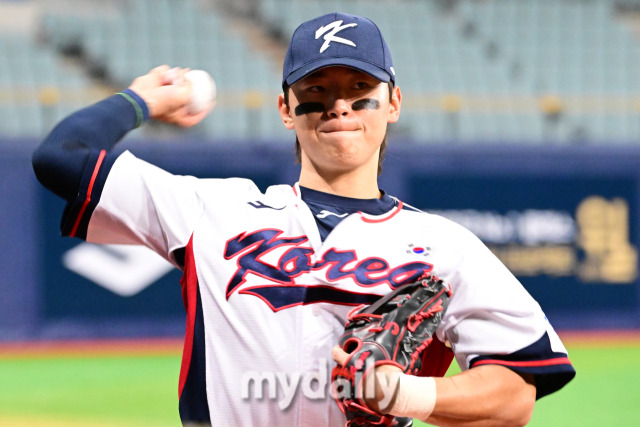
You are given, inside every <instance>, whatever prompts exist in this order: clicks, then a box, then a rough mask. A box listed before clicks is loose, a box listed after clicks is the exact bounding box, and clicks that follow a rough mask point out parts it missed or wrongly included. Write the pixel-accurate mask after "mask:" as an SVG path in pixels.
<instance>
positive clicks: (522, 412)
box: [425, 365, 536, 426]
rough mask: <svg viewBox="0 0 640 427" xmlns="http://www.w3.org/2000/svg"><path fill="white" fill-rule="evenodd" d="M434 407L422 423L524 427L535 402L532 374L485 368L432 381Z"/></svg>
mask: <svg viewBox="0 0 640 427" xmlns="http://www.w3.org/2000/svg"><path fill="white" fill-rule="evenodd" d="M435 384H436V396H437V397H436V403H435V407H434V409H433V412H432V413H431V416H430V417H429V418H428V419H427V420H425V421H427V422H428V423H430V424H434V425H438V426H449V425H455V426H480V425H491V426H523V425H526V424H527V423H528V422H529V420H530V419H531V416H532V415H533V409H534V406H535V402H536V387H535V384H534V378H533V375H531V374H520V373H518V372H515V371H512V370H511V369H509V368H506V367H504V366H499V365H484V366H478V367H477V368H473V369H470V370H468V371H464V372H462V373H460V374H457V375H453V376H451V377H444V378H435Z"/></svg>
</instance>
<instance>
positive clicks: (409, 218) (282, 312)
mask: <svg viewBox="0 0 640 427" xmlns="http://www.w3.org/2000/svg"><path fill="white" fill-rule="evenodd" d="M185 71H186V70H184V69H170V68H169V67H168V66H161V67H158V68H155V69H154V70H152V71H151V72H149V73H148V74H147V75H144V76H141V77H139V78H137V79H136V80H134V81H133V83H132V84H131V86H130V87H129V88H128V89H126V90H124V91H123V92H121V93H118V94H115V95H113V96H111V97H109V98H107V99H105V100H103V101H100V102H98V103H97V104H95V105H92V106H89V107H87V108H84V109H82V110H80V111H78V112H76V113H73V114H71V115H70V116H69V117H67V118H65V119H64V120H62V121H61V122H60V123H59V124H58V125H57V126H56V127H55V128H54V129H53V130H52V132H51V133H50V134H49V135H48V136H47V137H46V139H45V140H44V142H43V143H42V144H41V146H40V147H39V148H38V149H37V150H36V152H35V153H34V156H33V165H34V170H35V173H36V175H37V177H38V179H39V180H40V181H41V182H42V184H43V185H45V186H46V187H47V188H49V189H50V190H51V191H53V192H54V193H56V194H58V195H59V196H61V197H63V198H64V199H66V200H67V207H66V209H65V211H64V214H63V219H62V224H61V230H62V234H63V235H65V236H71V237H77V238H80V239H84V240H86V241H88V242H95V243H126V244H136V245H144V246H146V247H148V248H150V249H151V250H153V251H155V252H157V253H158V254H160V255H161V256H163V257H164V258H165V259H167V260H168V261H169V262H171V263H173V265H175V266H176V267H177V268H179V269H181V270H182V271H183V278H182V280H181V285H182V293H183V299H184V303H185V307H186V323H187V326H186V336H185V342H184V352H183V359H182V367H181V373H180V380H179V410H180V416H181V419H182V421H183V423H184V424H185V425H192V424H198V425H209V424H212V425H219V426H276V425H277V426H294V425H307V426H341V425H344V424H345V415H344V414H343V413H342V412H341V411H340V410H339V408H338V406H337V405H336V402H335V401H334V399H333V398H332V396H331V392H330V385H329V384H328V378H329V376H330V372H331V369H332V368H333V367H334V366H335V362H338V363H339V364H344V363H345V361H346V358H348V357H349V355H348V354H347V353H346V352H345V351H344V350H343V349H341V348H340V347H335V345H336V343H337V342H338V337H339V336H340V334H341V333H342V332H343V328H344V324H345V321H346V316H347V313H348V312H349V311H350V310H351V309H353V308H354V307H355V306H358V305H360V304H369V303H372V302H373V301H376V300H377V299H378V298H380V297H381V296H382V295H385V294H387V293H389V292H391V291H393V290H394V289H396V288H397V287H398V286H400V285H401V284H402V283H404V282H406V281H407V280H411V279H415V278H417V277H419V276H421V275H423V274H425V273H433V274H437V275H438V277H440V278H441V279H443V280H445V281H446V282H448V283H449V284H450V286H451V290H452V295H453V296H452V297H451V300H450V303H449V307H448V309H447V311H446V314H445V315H444V317H443V319H442V322H441V324H440V325H439V327H438V329H437V333H436V337H435V339H434V341H433V342H432V343H431V344H430V345H429V346H428V347H427V350H426V353H427V356H428V357H425V360H426V362H425V364H424V367H423V369H422V371H421V372H420V376H411V375H407V374H401V375H400V380H399V382H398V383H397V384H396V386H395V388H394V390H393V393H394V394H393V398H392V400H391V401H392V404H391V405H388V406H387V405H385V407H383V406H382V405H380V404H379V403H380V401H379V396H373V397H370V398H368V400H367V405H369V406H370V408H372V409H375V410H379V411H381V412H383V411H384V412H389V413H391V414H393V415H397V416H400V417H413V418H419V419H422V420H426V421H427V422H429V423H432V424H436V425H469V426H471V425H473V426H475V425H510V426H512V425H523V424H526V423H527V422H528V420H529V418H530V417H531V414H532V410H533V407H534V403H535V401H536V399H538V398H540V397H543V396H545V395H547V394H550V393H552V392H554V391H556V390H558V389H560V388H561V387H563V386H564V385H565V384H566V383H567V382H569V381H570V380H571V379H572V378H573V376H574V375H575V371H574V369H573V367H572V366H571V363H570V361H569V359H568V358H567V351H566V350H565V348H564V347H563V345H562V343H561V341H560V339H559V338H558V336H557V335H556V333H555V332H554V330H553V328H552V327H551V326H550V325H549V323H548V321H547V319H546V317H545V315H544V313H543V312H542V310H541V308H540V307H539V305H538V304H537V303H536V302H535V301H534V300H533V299H532V298H531V296H530V295H529V294H528V293H527V292H526V291H525V290H524V288H523V287H522V286H521V284H520V283H519V282H518V281H517V280H516V278H515V277H514V276H513V275H512V274H511V273H510V272H509V271H508V270H507V269H506V268H505V266H504V265H503V264H501V263H500V262H499V261H498V259H497V258H496V257H495V256H494V255H493V254H492V253H491V252H490V251H489V250H488V249H487V248H486V247H485V246H484V245H483V244H482V243H481V242H480V240H479V239H478V238H476V237H475V236H474V235H472V234H471V233H470V232H469V231H467V230H466V229H464V228H462V227H461V226H459V225H457V224H455V223H453V222H451V221H449V220H447V219H445V218H442V217H439V216H436V215H432V214H429V213H426V212H422V211H419V210H418V209H415V208H413V207H411V206H410V205H408V204H406V203H403V202H402V201H400V200H398V199H397V198H394V197H392V196H391V195H389V194H387V193H385V192H384V191H382V190H380V189H379V187H378V183H377V176H378V172H379V165H380V163H381V159H382V155H383V152H384V147H385V145H386V132H387V125H388V124H389V123H394V122H396V121H397V120H398V118H399V115H400V107H401V104H402V94H401V92H400V89H399V87H398V86H397V85H396V84H395V83H396V73H395V70H394V68H393V65H392V60H391V54H390V52H389V49H388V47H387V45H386V43H385V41H384V39H383V37H382V34H381V33H380V31H379V29H378V27H377V26H376V25H375V24H374V23H373V22H371V21H370V20H368V19H366V18H363V17H358V16H352V15H347V14H342V13H331V14H328V15H324V16H321V17H318V18H316V19H313V20H310V21H308V22H305V23H303V24H302V25H300V27H298V29H297V30H296V31H295V33H294V35H293V37H292V39H291V43H290V45H289V49H288V52H287V55H286V59H285V62H284V67H283V80H282V85H283V94H281V95H280V96H279V99H278V108H279V111H280V116H281V118H282V122H283V124H284V126H285V127H286V128H287V129H290V130H293V131H294V132H295V135H296V138H297V140H296V146H297V153H298V160H299V162H300V177H299V181H298V182H296V183H293V184H291V185H290V184H284V185H275V186H272V187H270V188H268V189H267V190H266V192H264V193H262V192H261V191H259V189H258V188H257V187H256V186H255V185H254V183H253V182H251V181H249V180H246V179H242V178H230V179H197V178H194V177H190V176H176V175H172V174H170V173H168V172H166V171H164V170H161V169H159V168H158V167H155V166H153V165H151V164H149V163H147V162H145V161H144V160H142V159H139V158H136V157H135V156H134V155H132V154H131V153H130V152H128V151H125V152H124V153H121V154H114V152H113V151H112V149H113V148H114V146H115V145H116V144H117V143H118V141H119V140H120V139H121V138H123V137H124V136H125V135H126V134H127V132H129V131H131V130H133V129H135V128H136V127H138V126H140V125H142V124H143V123H144V122H145V121H146V120H148V119H149V118H153V119H156V120H161V121H165V122H170V123H175V124H177V125H180V126H191V125H194V124H196V123H198V122H199V121H200V120H202V119H203V118H204V116H205V115H206V114H207V113H208V111H204V112H202V113H199V114H197V115H189V114H188V113H187V111H186V109H185V104H186V102H187V100H188V93H189V87H190V86H189V83H188V82H187V81H182V82H180V83H175V84H174V83H173V82H175V81H180V80H182V79H180V78H179V77H181V76H182V75H184V73H185ZM176 77H178V79H177V80H176ZM453 357H455V358H456V359H457V362H458V364H459V365H460V367H461V368H462V371H463V372H462V373H460V374H458V375H455V376H451V377H445V378H442V375H444V373H445V372H446V371H447V368H448V367H449V364H450V363H451V361H452V359H453ZM334 360H335V362H334ZM379 370H380V372H383V371H386V370H385V369H383V368H380V369H379ZM380 381H382V380H380ZM375 385H376V387H378V390H380V388H381V386H382V385H384V384H382V383H381V382H379V383H376V384H375ZM383 391H384V390H383ZM387 397H388V396H387Z"/></svg>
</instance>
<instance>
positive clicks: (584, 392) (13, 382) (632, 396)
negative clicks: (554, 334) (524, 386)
mask: <svg viewBox="0 0 640 427" xmlns="http://www.w3.org/2000/svg"><path fill="white" fill-rule="evenodd" d="M568 349H569V353H570V357H571V360H572V362H573V364H574V366H575V367H576V370H577V371H578V375H577V377H576V378H575V379H574V381H573V382H571V383H570V384H569V385H568V386H567V387H565V388H564V389H563V390H561V391H560V392H558V393H556V394H554V395H551V396H549V397H546V398H543V399H542V400H540V401H539V402H538V404H537V406H536V410H535V413H534V416H533V420H532V422H531V423H530V425H531V426H540V427H542V426H544V427H554V426H563V427H564V426H581V427H588V426H631V425H638V422H639V420H640V405H639V404H638V402H640V343H638V341H637V340H635V343H631V344H629V343H627V344H625V343H623V342H620V343H617V344H616V343H609V344H607V345H603V344H598V343H595V344H575V345H573V346H572V345H571V344H568ZM179 366H180V356H179V349H176V351H175V353H173V352H166V351H165V352H161V353H159V354H156V355H154V354H153V353H152V354H144V355H143V354H135V353H134V354H127V352H126V351H123V352H122V353H121V354H112V355H108V356H107V355H100V354H99V353H98V354H96V353H95V352H91V353H90V354H86V355H81V354H64V353H63V354H43V353H34V354H27V355H25V354H21V355H19V356H18V355H11V354H8V355H7V354H5V355H4V356H2V357H0V425H2V426H7V427H23V426H29V427H51V426H53V427H62V426H65V427H76V426H95V427H116V426H117V427H133V426H138V427H147V426H148V427H151V426H154V427H164V426H167V427H171V426H173V427H176V426H179V425H180V422H179V419H178V414H177V383H178V375H179ZM456 369H457V367H454V368H452V370H451V373H454V372H455V370H456ZM418 425H423V424H420V423H418Z"/></svg>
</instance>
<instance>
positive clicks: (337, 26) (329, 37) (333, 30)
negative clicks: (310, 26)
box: [316, 20, 358, 53]
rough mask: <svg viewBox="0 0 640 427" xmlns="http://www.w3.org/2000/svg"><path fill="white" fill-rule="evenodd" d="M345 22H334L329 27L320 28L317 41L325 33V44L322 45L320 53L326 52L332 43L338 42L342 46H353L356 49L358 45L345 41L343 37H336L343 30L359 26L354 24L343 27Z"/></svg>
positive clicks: (317, 31)
mask: <svg viewBox="0 0 640 427" xmlns="http://www.w3.org/2000/svg"><path fill="white" fill-rule="evenodd" d="M342 22H343V21H341V20H340V21H334V22H332V23H331V24H329V25H325V26H322V27H320V28H318V29H317V30H316V40H317V39H319V38H320V36H321V35H323V34H324V33H326V34H325V36H324V43H323V44H322V47H321V48H320V53H322V52H324V51H325V50H327V48H329V45H330V43H331V42H336V43H342V44H346V45H349V46H353V47H356V44H355V43H354V42H352V41H351V40H347V39H344V38H342V37H336V34H337V33H338V32H340V31H342V30H344V29H345V28H349V27H355V26H357V25H358V24H356V23H353V24H347V25H342V26H341V24H342Z"/></svg>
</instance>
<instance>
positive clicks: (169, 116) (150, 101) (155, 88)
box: [129, 65, 211, 127]
mask: <svg viewBox="0 0 640 427" xmlns="http://www.w3.org/2000/svg"><path fill="white" fill-rule="evenodd" d="M187 71H189V69H188V68H171V67H169V66H168V65H161V66H159V67H156V68H154V69H153V70H151V71H150V72H149V73H147V74H145V75H144V76H140V77H138V78H136V79H135V80H134V81H133V83H131V86H129V89H131V90H132V91H134V92H135V93H137V94H138V95H139V96H140V97H141V98H142V99H143V100H144V102H145V103H146V104H147V108H148V109H149V117H151V118H153V119H155V120H159V121H161V122H165V123H173V124H176V125H178V126H182V127H190V126H193V125H195V124H197V123H199V122H200V121H202V119H204V118H205V117H206V116H207V114H209V112H210V111H211V109H207V110H204V111H201V112H200V113H198V114H189V113H188V112H187V109H186V105H187V102H188V101H189V93H190V91H191V83H190V82H189V80H187V79H185V78H184V75H185V74H186V73H187Z"/></svg>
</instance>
